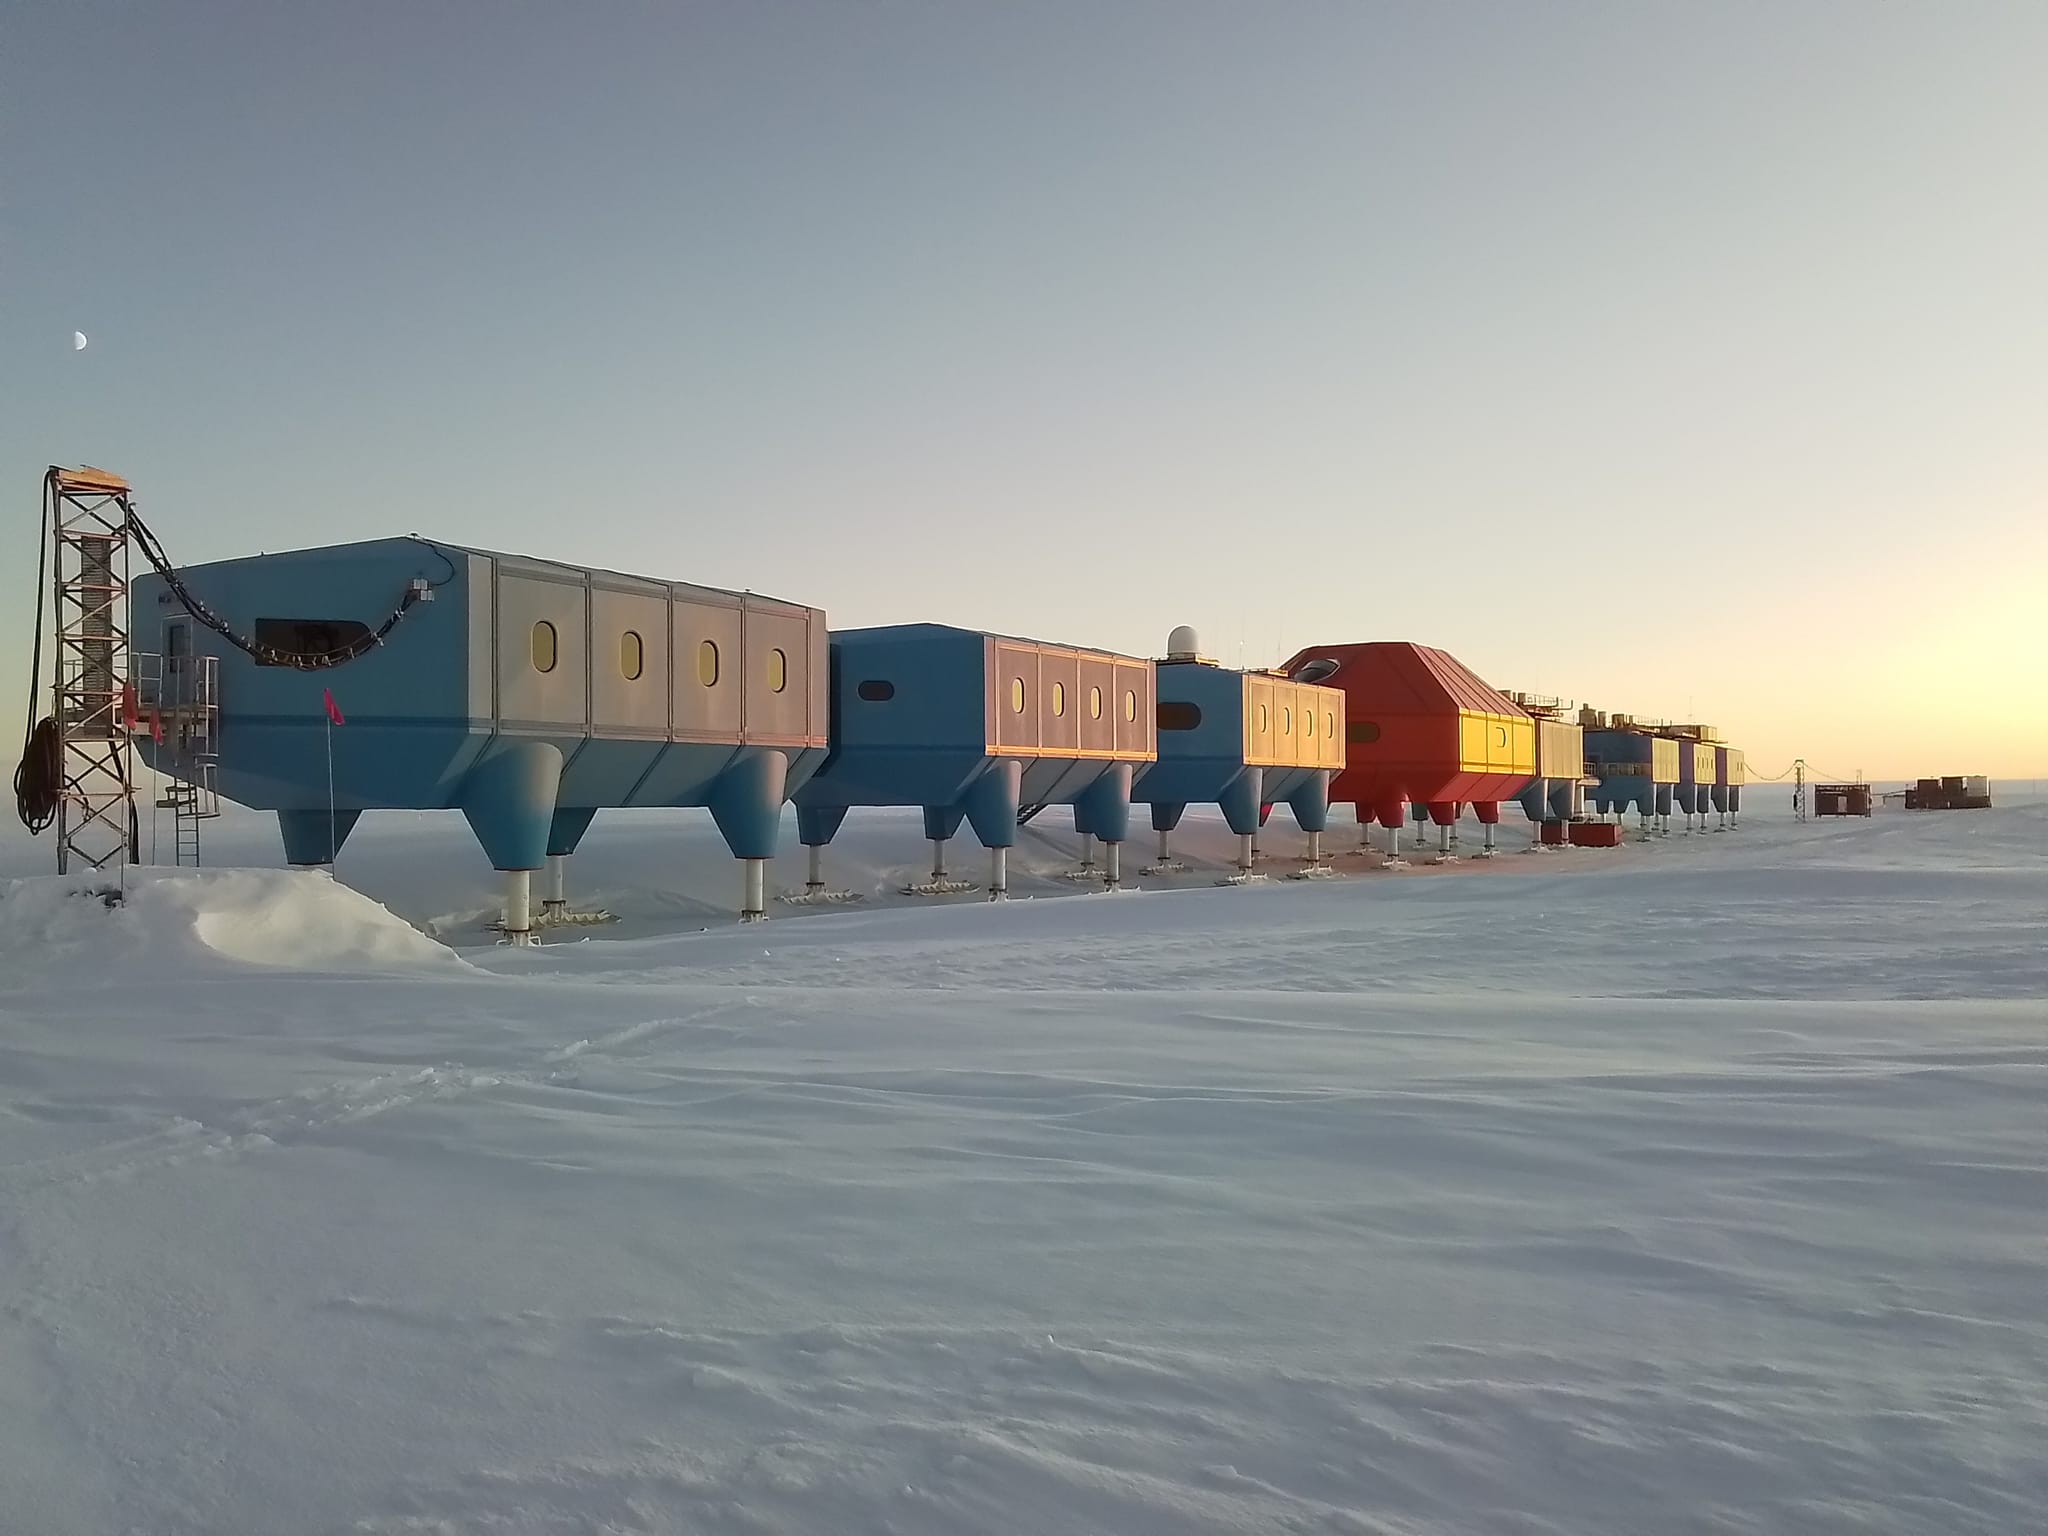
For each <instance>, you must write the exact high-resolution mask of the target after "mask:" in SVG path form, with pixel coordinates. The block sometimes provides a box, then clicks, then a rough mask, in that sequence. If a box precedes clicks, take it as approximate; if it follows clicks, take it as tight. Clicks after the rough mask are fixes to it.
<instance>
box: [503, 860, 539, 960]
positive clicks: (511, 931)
mask: <svg viewBox="0 0 2048 1536" xmlns="http://www.w3.org/2000/svg"><path fill="white" fill-rule="evenodd" d="M502 918H503V921H502V926H503V928H504V931H505V942H506V943H507V944H531V943H533V941H534V939H533V873H532V871H531V870H525V869H508V870H506V871H505V906H504V909H503V913H502Z"/></svg>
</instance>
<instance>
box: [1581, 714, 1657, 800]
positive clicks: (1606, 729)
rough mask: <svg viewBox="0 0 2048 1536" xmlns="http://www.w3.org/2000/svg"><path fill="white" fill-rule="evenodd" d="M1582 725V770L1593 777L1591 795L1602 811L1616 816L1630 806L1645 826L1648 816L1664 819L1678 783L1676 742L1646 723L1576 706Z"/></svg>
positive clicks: (1625, 716)
mask: <svg viewBox="0 0 2048 1536" xmlns="http://www.w3.org/2000/svg"><path fill="white" fill-rule="evenodd" d="M1579 722H1580V724H1581V725H1582V726H1584V727H1585V742H1586V749H1585V750H1586V772H1587V774H1588V775H1589V776H1590V777H1592V778H1593V779H1594V780H1596V781H1597V782H1596V784H1595V786H1594V788H1593V791H1592V793H1591V795H1590V797H1589V798H1590V799H1591V800H1592V803H1593V808H1594V809H1595V810H1597V811H1599V812H1600V813H1601V814H1602V815H1603V816H1604V815H1609V814H1612V815H1614V816H1615V817H1617V818H1619V817H1620V816H1621V815H1622V814H1623V813H1624V812H1626V811H1628V810H1630V809H1631V808H1633V809H1634V810H1635V811H1636V813H1637V814H1638V815H1639V816H1640V817H1641V818H1642V824H1643V826H1644V828H1645V829H1647V828H1648V827H1649V824H1650V818H1651V817H1653V816H1655V817H1657V818H1658V819H1659V820H1660V821H1663V822H1668V821H1669V820H1670V817H1671V798H1672V792H1673V790H1674V789H1675V788H1676V787H1677V784H1678V743H1677V742H1675V741H1673V740H1671V739H1670V738H1669V737H1668V736H1658V735H1655V734H1654V733H1653V731H1652V728H1651V727H1650V726H1648V725H1647V724H1644V723H1641V722H1637V721H1635V720H1632V719H1630V717H1629V716H1627V715H1615V716H1613V717H1612V718H1611V719H1610V718H1609V717H1608V716H1607V715H1606V714H1604V713H1602V712H1601V711H1599V710H1595V709H1582V710H1580V711H1579Z"/></svg>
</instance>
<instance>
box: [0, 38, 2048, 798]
mask: <svg viewBox="0 0 2048 1536" xmlns="http://www.w3.org/2000/svg"><path fill="white" fill-rule="evenodd" d="M0 19H4V20H0V25H4V47H5V56H4V59H0V135H4V138H0V149H4V183H0V198H4V202H0V355H4V357H5V359H6V366H5V369H4V370H0V528H5V529H11V530H13V531H12V532H11V533H9V534H7V535H6V537H5V542H0V634H4V635H5V636H7V637H8V639H7V640H6V641H5V642H0V687H4V689H5V698H6V699H7V701H8V708H9V709H10V710H11V711H15V712H17V713H18V711H19V708H20V704H19V699H20V695H21V682H20V679H21V677H22V674H23V672H24V670H25V655H24V653H25V648H26V647H25V642H26V639H27V630H28V609H27V602H28V599H29V597H30V587H31V579H30V577H31V565H32V559H33V554H34V549H33V523H34V516H35V509H36V493H37V490H38V480H39V477H40V474H41V471H42V469H43V467H44V466H45V465H47V464H49V463H52V462H67V463H77V462H91V463H96V464H101V465H104V466H106V467H109V468H112V469H116V470H118V471H120V472H122V473H124V474H126V475H128V476H129V477H130V478H131V479H132V480H133V481H134V482H135V483H136V484H137V486H138V489H139V494H140V496H141V501H142V507H143V510H144V512H145V514H146V515H147V516H148V517H149V518H150V520H151V521H152V523H153V524H154V525H155V526H156V528H157V530H158V532H159V534H160V535H161V536H162V538H163V539H164V541H165V543H166V545H167V547H168V548H169V549H170V550H171V551H172V553H173V555H174V556H175V557H176V558H178V559H181V560H186V561H193V562H197V561H202V560H207V559H212V558H217V557H221V556H227V555H234V554H241V553H246V552H248V551H250V550H252V549H259V548H283V547H289V546H294V545H302V544H310V543H318V542H328V541H332V540H336V539H342V538H347V537H353V536H358V535H372V534H381V533H388V532H403V531H406V530H418V531H421V532H425V533H430V534H435V535H439V536H442V537H445V538H449V539H453V540H459V541H465V542H472V543H479V544H484V545H491V546H498V547H505V548H510V549H514V550H520V551H525V552H530V553H535V554H544V555H550V556H554V557H557V558H563V559H569V560H580V561H586V562H588V563H592V564H598V565H608V566H613V567H619V568H624V569H629V570H636V571H644V572H647V573H648V574H653V575H660V576H670V577H676V578H680V579H687V580H693V581H702V582H708V583H712V584H717V585H726V586H743V587H752V588H755V589H757V590H761V591H767V592H773V593H776V594H779V595H784V596H789V597H794V598H798V599H801V600H804V601H808V602H814V603H817V604H819V605H821V606H823V607H825V608H826V609H827V610H828V611H829V613H830V614H831V616H832V619H833V621H834V622H835V623H839V624H845V625H851V624H867V623H885V622H896V621H904V620H916V619H937V620H944V621H951V622H956V623H966V624H975V625H986V626H989V627H995V628H1001V629H1006V630H1011V631H1019V632H1024V633H1030V634H1035V635H1041V636H1044V637H1046V638H1049V639H1059V640H1070V641H1074V642H1079V643H1087V644H1096V645H1103V646H1110V647H1116V648H1120V649H1128V650H1132V651H1136V652H1138V653H1140V654H1153V653H1155V652H1156V651H1157V650H1158V649H1159V648H1160V647H1161V645H1162V644H1163V641H1164V639H1165V635H1166V631H1167V629H1168V628H1169V627H1170V626H1172V625H1173V624H1176V623H1182V622H1187V623H1193V624H1195V625H1197V626H1198V627H1199V628H1200V629H1201V631H1202V633H1203V635H1204V638H1205V640H1206V641H1207V643H1208V646H1209V648H1210V649H1211V650H1212V651H1213V652H1215V653H1217V654H1219V655H1221V656H1222V657H1223V658H1224V659H1226V660H1230V661H1233V662H1234V661H1236V660H1237V659H1238V657H1239V655H1240V646H1242V647H1243V655H1244V657H1245V659H1246V660H1248V661H1251V662H1254V663H1270V662H1272V661H1275V660H1278V659H1279V658H1280V657H1281V656H1282V655H1284V654H1285V653H1286V652H1287V651H1289V650H1291V649H1293V648H1294V647H1295V646H1297V645H1301V644H1306V643H1308V642H1310V641H1312V640H1315V639H1318V638H1344V639H1354V638H1355V639H1413V640H1420V641H1424V642H1427V643H1431V644H1436V645H1441V646H1444V647H1446V648H1447V649H1449V650H1451V651H1453V652H1455V653H1456V654H1458V655H1459V656H1460V657H1461V658H1462V659H1464V660H1465V661H1467V662H1468V663H1469V664H1470V665H1472V666H1473V667H1474V668H1475V669H1477V670H1478V671H1480V672H1481V673H1482V674H1483V675H1485V676H1486V677H1487V678H1488V679H1489V680H1490V681H1493V682H1495V683H1496V684H1498V685H1500V686H1503V687H1513V686H1524V687H1537V688H1543V689H1548V690H1550V691H1555V692H1559V693H1564V694H1568V695H1571V696H1574V697H1579V698H1584V699H1588V700H1590V701H1591V702H1594V703H1596V704H1599V705H1601V706H1603V707H1606V708H1619V709H1632V710H1636V711H1638V712H1642V713H1651V714H1666V715H1685V714H1687V713H1693V714H1697V715H1702V716H1705V717H1707V718H1710V719H1713V720H1716V721H1718V722H1719V723H1720V724H1721V725H1722V726H1723V727H1724V729H1726V730H1727V731H1728V732H1729V733H1730V734H1731V736H1733V737H1734V738H1735V739H1736V740H1738V741H1741V742H1744V743H1745V744H1747V745H1748V746H1749V748H1750V751H1751V755H1752V757H1753V758H1755V759H1760V760H1765V761H1762V762H1761V763H1760V766H1763V767H1765V768H1766V769H1770V770H1775V769H1776V768H1777V767H1779V766H1782V765H1783V762H1784V761H1787V760H1789V758H1790V757H1791V755H1792V754H1793V753H1795V752H1803V753H1805V754H1807V755H1808V756H1809V757H1812V758H1813V759H1814V760H1815V761H1816V762H1817V763H1818V764H1820V765H1821V766H1823V767H1825V768H1827V769H1829V770H1831V771H1834V772H1842V773H1847V772H1853V771H1855V770H1856V769H1858V768H1862V769H1864V770H1866V771H1868V772H1869V773H1871V774H1872V775H1873V776H1892V775H1903V774H1910V773H1921V772H1929V773H1935V772H1964V771H1969V772H1979V771H1982V772H1991V773H1994V774H2006V775H2017V774H2027V773H2031V774H2039V773H2048V726H2044V723H2043V714H2042V706H2041V705H2040V704H2039V702H2038V700H2039V699H2040V697H2041V696H2042V689H2041V686H2040V679H2041V675H2042V670H2043V669H2044V667H2048V647H2044V644H2043V641H2042V639H2041V634H2042V629H2041V625H2040V622H2039V620H2038V619H2035V618H2033V617H2032V616H2031V615H2030V614H2028V613H2027V612H2026V609H2025V608H2024V607H2023V606H2022V605H2026V604H2031V605H2033V606H2034V608H2035V609H2036V611H2038V610H2039V609H2040V608H2042V607H2048V604H2043V603H2042V601H2041V597H2042V593H2041V585H2042V573H2043V570H2044V569H2048V535H2044V532H2043V530H2044V527H2048V517H2044V514H2048V191H2044V189H2048V91H2044V89H2043V86H2042V81H2043V80H2044V79H2048V4H2042V3H2039V0H2027V3H2011V4H1991V3H1969V0H1958V3H1953V4H1931V3H1930V4H1923V5H1912V4H1891V5H1880V4H1875V3H1859V4H1821V3H1794V0H1777V3H1769V4H1764V3H1757V4H1726V5H1700V4H1696V3H1695V4H1671V5H1659V4H1650V3H1639V0H1632V3H1627V4H1576V5H1563V4H1557V5H1543V4H1498V5H1461V4H1432V5H1421V4H1415V5H1391V4H1364V3H1358V4H1266V5H1253V4H1231V5H1221V4H1198V3H1175V4H1140V3H1135V0H1132V3H1121V4H1119V3H1109V0H1097V3H1090V4H1031V5H1021V4H1005V5H998V4H967V3H953V4H938V3H932V4H925V5H911V4H890V3H865V4H863V3H851V0H849V3H840V4H774V3H754V0H747V3H741V0H732V3H729V4H724V5H685V4H663V5H654V4H644V5H628V4H616V3H612V4H602V5H589V6H573V7H572V6H569V5H567V4H561V5H540V4H525V5H502V4H434V5H419V4H395V3H370V4H351V5H346V6H340V5H332V6H323V7H317V8H316V7H307V6H289V5H275V4H253V3H250V4H232V5H231V4H205V3H182V4H162V5H125V6H104V5H80V4H66V5H61V6H60V5H50V4H39V5H27V4H20V3H13V4H5V5H0ZM74 328H76V329H80V330H83V331H85V332H86V333H87V334H88V335H89V336H90V337H91V338H92V344H91V346H90V347H89V348H88V349H87V350H86V351H85V352H83V353H76V354H74V353H73V352H72V351H71V350H70V349H69V338H70V334H71V332H72V330H73V329H74ZM16 637H18V638H16ZM1840 646H1846V647H1849V648H1851V649H1852V650H1853V651H1854V653H1855V655H1854V657H1853V659H1852V660H1851V662H1850V663H1849V667H1850V669H1851V670H1850V674H1849V676H1848V678H1847V681H1846V682H1845V683H1844V684H1843V685H1842V686H1840V687H1837V688H1831V689H1823V688H1821V687H1820V686H1818V685H1817V682H1816V673H1817V670H1818V669H1819V667H1820V661H1819V655H1818V653H1819V652H1820V651H1822V650H1823V649H1826V648H1830V647H1840ZM8 759H9V761H10V762H11V760H12V742H11V740H10V742H9V752H8Z"/></svg>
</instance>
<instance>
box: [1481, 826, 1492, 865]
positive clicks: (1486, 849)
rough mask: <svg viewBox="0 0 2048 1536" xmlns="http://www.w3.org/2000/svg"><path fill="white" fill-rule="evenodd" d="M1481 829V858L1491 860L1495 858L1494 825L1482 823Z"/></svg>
mask: <svg viewBox="0 0 2048 1536" xmlns="http://www.w3.org/2000/svg"><path fill="white" fill-rule="evenodd" d="M1479 829H1480V834H1481V837H1480V844H1479V857H1481V858H1482V859H1490V858H1492V857H1493V823H1492V822H1490V821H1482V822H1481V823H1480V824H1479Z"/></svg>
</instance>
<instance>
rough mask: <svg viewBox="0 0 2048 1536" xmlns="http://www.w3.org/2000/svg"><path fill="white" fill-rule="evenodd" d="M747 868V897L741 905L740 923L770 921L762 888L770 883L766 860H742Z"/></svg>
mask: <svg viewBox="0 0 2048 1536" xmlns="http://www.w3.org/2000/svg"><path fill="white" fill-rule="evenodd" d="M740 863H741V864H742V865H744V866H745V868H746V895H745V897H744V898H743V899H742V901H741V904H740V921H741V922H743V923H761V922H766V921H767V920H768V906H767V903H766V901H765V900H764V899H763V896H762V888H763V887H764V886H765V885H766V884H767V881H768V861H767V860H766V859H741V860H740Z"/></svg>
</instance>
